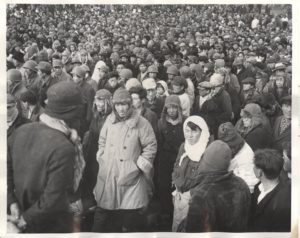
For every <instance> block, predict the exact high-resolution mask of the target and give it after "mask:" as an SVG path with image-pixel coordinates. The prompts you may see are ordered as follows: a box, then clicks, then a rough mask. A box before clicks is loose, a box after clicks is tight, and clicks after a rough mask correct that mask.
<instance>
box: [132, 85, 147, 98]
mask: <svg viewBox="0 0 300 238" xmlns="http://www.w3.org/2000/svg"><path fill="white" fill-rule="evenodd" d="M129 93H130V94H138V95H139V97H140V99H144V98H146V97H147V91H146V89H144V88H143V87H142V86H141V85H137V86H135V87H131V88H130V89H129Z"/></svg>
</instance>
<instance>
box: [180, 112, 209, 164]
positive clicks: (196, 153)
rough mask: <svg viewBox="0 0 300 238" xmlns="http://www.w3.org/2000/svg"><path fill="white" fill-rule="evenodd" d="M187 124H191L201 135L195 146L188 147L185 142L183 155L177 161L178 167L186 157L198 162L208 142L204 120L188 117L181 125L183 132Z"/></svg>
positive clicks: (207, 132) (207, 131)
mask: <svg viewBox="0 0 300 238" xmlns="http://www.w3.org/2000/svg"><path fill="white" fill-rule="evenodd" d="M188 122H193V123H194V124H196V125H197V126H199V128H200V129H201V135H200V138H199V140H198V141H197V143H196V144H194V145H190V144H189V143H188V142H187V141H186V142H185V143H184V149H185V153H184V154H183V155H182V156H181V158H180V161H179V166H180V165H181V162H182V160H183V159H184V158H185V157H186V156H188V157H189V159H191V160H192V161H196V162H199V161H200V159H201V157H202V154H203V153H204V151H205V149H206V146H207V144H208V141H209V137H210V134H209V129H208V126H207V124H206V122H205V121H204V119H203V118H202V117H200V116H190V117H188V118H187V119H186V120H185V122H184V123H183V130H185V128H186V127H187V124H188Z"/></svg>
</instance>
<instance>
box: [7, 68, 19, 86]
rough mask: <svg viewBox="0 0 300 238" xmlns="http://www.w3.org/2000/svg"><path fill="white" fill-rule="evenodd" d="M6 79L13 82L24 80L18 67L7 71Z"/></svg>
mask: <svg viewBox="0 0 300 238" xmlns="http://www.w3.org/2000/svg"><path fill="white" fill-rule="evenodd" d="M6 79H7V81H10V82H11V83H13V84H15V83H19V82H21V81H22V74H21V72H20V71H19V70H17V69H10V70H8V71H7V72H6Z"/></svg>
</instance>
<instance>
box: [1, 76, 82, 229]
mask: <svg viewBox="0 0 300 238" xmlns="http://www.w3.org/2000/svg"><path fill="white" fill-rule="evenodd" d="M47 94H48V95H47V96H48V103H47V105H46V108H45V113H44V114H42V115H41V117H40V120H41V122H35V123H28V124H26V125H23V126H21V127H20V128H19V129H18V130H16V131H15V133H14V139H13V143H11V144H8V159H7V160H8V168H9V169H8V174H7V176H8V180H7V181H8V188H7V189H8V190H7V194H8V208H9V213H10V216H9V219H10V220H11V221H12V222H14V223H15V224H16V225H17V227H18V228H19V229H20V230H22V231H23V232H25V233H64V232H71V231H73V217H72V214H71V213H70V210H69V209H70V201H69V192H71V191H76V190H77V188H78V186H79V182H80V179H81V176H82V171H83V166H84V159H83V156H81V155H82V154H81V153H80V148H81V147H80V144H79V140H78V134H77V132H76V128H73V125H76V124H77V123H76V120H78V115H80V111H81V110H82V109H81V105H82V103H83V101H82V96H81V93H80V91H79V89H78V88H77V87H76V86H75V85H74V83H72V82H60V83H57V84H55V85H53V86H52V87H51V88H50V89H49V90H48V92H47ZM33 155H34V156H33ZM28 164H30V166H28ZM74 168H76V170H75V171H74Z"/></svg>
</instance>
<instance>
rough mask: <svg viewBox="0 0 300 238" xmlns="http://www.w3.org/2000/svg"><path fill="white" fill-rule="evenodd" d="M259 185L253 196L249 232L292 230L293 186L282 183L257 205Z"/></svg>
mask: <svg viewBox="0 0 300 238" xmlns="http://www.w3.org/2000/svg"><path fill="white" fill-rule="evenodd" d="M258 185H259V184H257V185H256V186H255V188H254V193H253V195H252V206H251V217H250V225H249V227H250V228H249V231H251V232H289V231H290V230H291V184H290V182H289V183H284V182H282V181H280V182H279V184H278V185H277V186H276V187H275V188H274V189H273V190H272V191H271V192H270V193H268V194H267V195H266V196H265V197H264V198H263V199H262V200H261V201H260V203H258V204H257V198H258V196H259V194H260V191H259V189H258Z"/></svg>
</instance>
